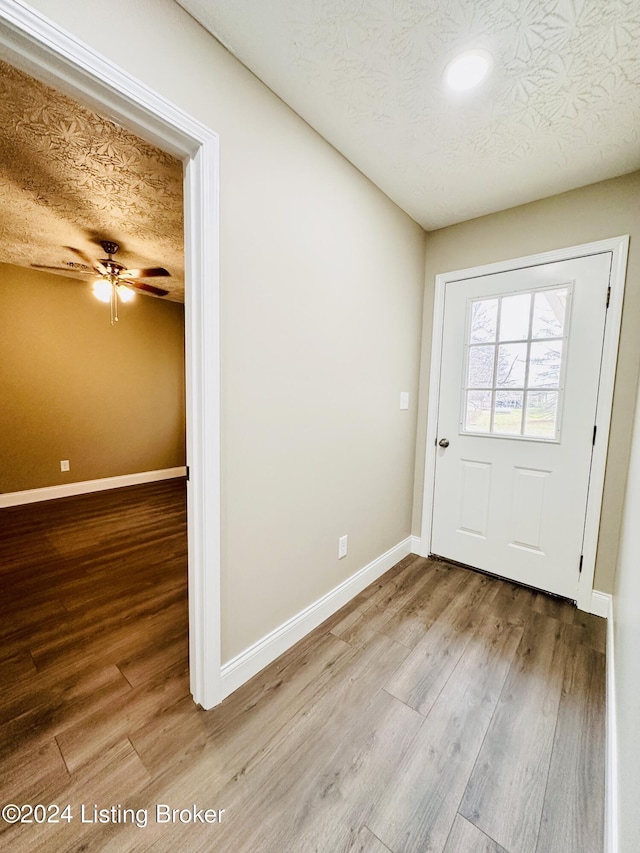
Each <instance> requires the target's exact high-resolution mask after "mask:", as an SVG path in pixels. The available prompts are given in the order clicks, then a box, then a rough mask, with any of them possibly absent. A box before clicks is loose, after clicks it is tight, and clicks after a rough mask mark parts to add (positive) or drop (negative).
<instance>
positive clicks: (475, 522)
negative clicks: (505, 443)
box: [458, 459, 491, 537]
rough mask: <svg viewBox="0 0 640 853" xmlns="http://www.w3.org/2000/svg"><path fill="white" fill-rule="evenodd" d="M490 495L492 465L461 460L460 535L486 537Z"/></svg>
mask: <svg viewBox="0 0 640 853" xmlns="http://www.w3.org/2000/svg"><path fill="white" fill-rule="evenodd" d="M490 493H491V465H490V464H487V463H486V462H474V461H472V460H470V459H461V460H460V503H459V509H458V519H459V521H458V530H459V532H460V533H468V534H471V535H472V536H480V537H486V535H487V518H488V515H489V495H490Z"/></svg>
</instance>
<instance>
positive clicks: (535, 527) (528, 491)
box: [509, 467, 550, 554]
mask: <svg viewBox="0 0 640 853" xmlns="http://www.w3.org/2000/svg"><path fill="white" fill-rule="evenodd" d="M549 475H550V472H549V471H536V470H533V469H531V468H518V467H516V468H515V469H514V472H513V500H512V504H511V507H512V508H511V541H510V543H509V544H510V545H513V546H514V547H516V548H528V549H529V550H530V551H537V552H538V553H540V554H543V553H544V551H543V546H542V540H543V528H544V510H545V500H544V498H545V490H546V488H547V480H548V478H549Z"/></svg>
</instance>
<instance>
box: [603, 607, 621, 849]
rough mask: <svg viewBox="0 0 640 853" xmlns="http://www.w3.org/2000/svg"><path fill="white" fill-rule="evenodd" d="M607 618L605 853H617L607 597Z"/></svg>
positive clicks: (614, 735) (610, 623)
mask: <svg viewBox="0 0 640 853" xmlns="http://www.w3.org/2000/svg"><path fill="white" fill-rule="evenodd" d="M608 599H609V601H608V605H609V612H608V614H607V700H606V702H607V735H606V737H607V741H606V755H607V759H606V760H607V770H606V774H607V775H606V780H605V820H604V826H605V837H604V845H605V846H604V849H605V851H606V853H618V735H617V724H616V719H617V716H616V674H615V654H614V640H613V636H614V630H613V629H614V624H613V598H612V596H610V595H609V596H608Z"/></svg>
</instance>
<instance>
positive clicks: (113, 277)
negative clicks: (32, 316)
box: [31, 240, 171, 326]
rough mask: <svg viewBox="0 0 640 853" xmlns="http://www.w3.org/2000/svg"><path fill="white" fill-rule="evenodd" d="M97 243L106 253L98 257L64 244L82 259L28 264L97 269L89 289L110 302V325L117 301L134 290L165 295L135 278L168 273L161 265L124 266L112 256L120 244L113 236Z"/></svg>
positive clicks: (84, 271) (81, 271) (58, 269)
mask: <svg viewBox="0 0 640 853" xmlns="http://www.w3.org/2000/svg"><path fill="white" fill-rule="evenodd" d="M100 245H101V246H102V248H103V249H104V251H105V253H106V254H107V257H106V258H102V259H101V260H98V261H92V260H91V258H90V257H89V256H88V255H86V254H85V253H84V252H83V251H81V250H80V249H76V248H74V247H73V246H65V249H68V250H69V251H70V252H73V253H74V254H75V255H77V256H78V257H79V258H81V259H82V261H83V263H81V264H79V263H76V262H73V261H70V262H68V263H67V265H66V266H64V267H49V266H43V265H42V264H31V266H32V267H34V268H35V269H40V270H51V271H55V272H66V273H69V272H71V273H78V274H79V275H90V276H95V275H96V273H97V275H98V276H99V278H98V280H97V281H96V282H95V283H94V286H93V292H94V294H95V295H96V297H97V298H98V299H100V300H102V301H103V302H109V303H110V305H111V325H112V326H113V324H114V323H117V322H118V302H129V300H130V299H132V298H133V295H134V291H135V290H139V291H140V292H141V293H145V294H149V295H151V296H166V295H167V293H169V291H168V290H164V289H163V288H161V287H154V286H153V285H152V284H147V283H146V282H144V281H138V279H141V278H156V277H157V276H168V275H171V273H170V272H168V270H166V269H164V267H148V268H147V269H137V270H128V269H127V268H126V267H124V266H123V265H122V264H120V263H118V261H114V260H113V256H114V255H115V254H116V253H117V252H118V250H119V248H120V246H119V245H118V243H114V242H113V240H101V241H100Z"/></svg>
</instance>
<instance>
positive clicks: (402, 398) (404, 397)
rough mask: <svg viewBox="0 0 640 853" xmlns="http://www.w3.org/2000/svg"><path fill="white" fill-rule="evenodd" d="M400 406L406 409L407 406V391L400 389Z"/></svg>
mask: <svg viewBox="0 0 640 853" xmlns="http://www.w3.org/2000/svg"><path fill="white" fill-rule="evenodd" d="M400 408H401V409H408V408H409V392H408V391H401V392H400Z"/></svg>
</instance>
